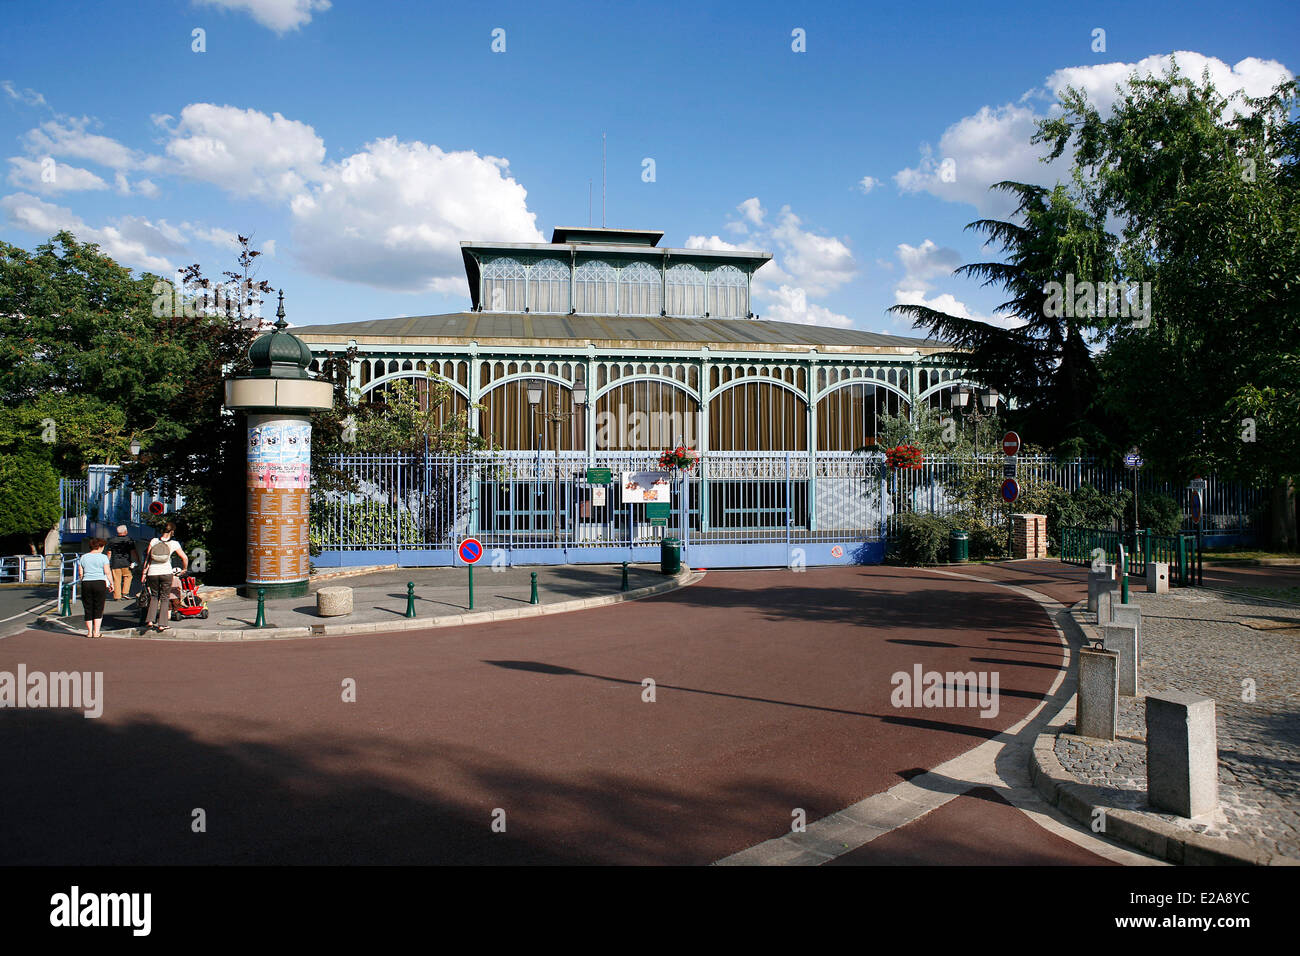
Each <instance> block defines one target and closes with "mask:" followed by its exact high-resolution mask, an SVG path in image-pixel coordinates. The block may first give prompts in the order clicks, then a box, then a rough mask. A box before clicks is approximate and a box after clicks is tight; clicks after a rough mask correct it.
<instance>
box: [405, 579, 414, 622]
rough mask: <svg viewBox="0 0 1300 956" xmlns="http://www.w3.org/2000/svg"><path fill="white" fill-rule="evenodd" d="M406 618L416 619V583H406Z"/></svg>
mask: <svg viewBox="0 0 1300 956" xmlns="http://www.w3.org/2000/svg"><path fill="white" fill-rule="evenodd" d="M406 616H407V617H415V582H414V581H407V582H406Z"/></svg>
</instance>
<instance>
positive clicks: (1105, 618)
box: [1097, 581, 1120, 627]
mask: <svg viewBox="0 0 1300 956" xmlns="http://www.w3.org/2000/svg"><path fill="white" fill-rule="evenodd" d="M1109 585H1110V586H1109V587H1106V588H1103V589H1101V590H1100V591H1098V592H1097V626H1098V627H1101V626H1102V625H1103V624H1109V623H1111V621H1113V620H1114V617H1113V616H1112V615H1113V614H1114V613H1115V608H1117V607H1120V603H1119V588H1118V587H1116V586H1115V582H1114V581H1111V582H1109Z"/></svg>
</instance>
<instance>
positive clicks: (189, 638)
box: [38, 569, 705, 643]
mask: <svg viewBox="0 0 1300 956" xmlns="http://www.w3.org/2000/svg"><path fill="white" fill-rule="evenodd" d="M704 574H705V572H703V571H692V570H689V569H683V570H682V571H681V573H679V574H677V575H676V576H674V577H672V578H668V579H667V580H664V581H660V582H659V583H657V584H652V585H650V586H649V587H643V588H637V589H635V590H632V591H626V592H624V591H618V592H616V593H614V594H603V595H601V596H600V597H589V598H577V599H575V600H572V601H561V602H559V603H558V604H529V605H525V606H523V607H517V608H501V609H499V610H495V611H470V612H467V613H465V614H444V615H441V616H439V617H415V618H405V617H399V618H395V619H394V620H392V621H372V622H368V623H365V624H309V625H301V626H297V627H268V628H251V627H250V628H240V629H238V630H236V629H233V628H232V629H229V630H224V629H223V630H215V629H212V628H202V629H201V628H194V629H188V630H184V631H181V630H177V629H175V628H173V629H172V630H170V631H167V632H166V633H165V634H164V635H158V634H153V633H147V634H139V633H137V629H136V628H133V627H132V628H121V629H118V630H115V631H104V632H103V634H102V636H103V637H112V638H117V639H119V640H130V641H180V642H182V643H231V642H235V641H284V640H304V639H311V638H316V637H338V636H341V635H345V634H380V633H388V632H391V631H418V630H425V629H428V628H433V627H460V626H462V625H466V624H484V623H487V622H489V621H512V620H515V619H518V618H525V617H541V616H543V615H546V614H564V613H566V612H568V611H582V610H586V609H588V608H593V607H607V606H609V605H612V604H622V603H623V602H625V601H638V600H640V599H642V598H648V597H653V596H654V595H657V594H667V593H668V592H669V591H676V590H677V589H679V588H684V587H689V586H690V585H692V584H695V583H696V582H697V581H700V580H701V579H703V577H704ZM38 622H39V623H42V624H45V625H47V626H49V625H56V626H57V627H59V628H60V629H64V630H67V631H68V632H69V633H77V634H82V633H84V632H83V631H80V630H76V629H74V628H71V627H70V626H69V625H68V624H66V623H65V622H64V621H62V620H59V619H58V618H54V619H50V618H45V617H42V618H39V619H38Z"/></svg>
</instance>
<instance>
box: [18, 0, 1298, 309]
mask: <svg viewBox="0 0 1300 956" xmlns="http://www.w3.org/2000/svg"><path fill="white" fill-rule="evenodd" d="M6 21H7V22H6V28H5V31H4V34H3V37H0V83H3V92H0V146H2V147H3V149H4V150H5V152H3V153H0V162H3V166H0V168H2V169H3V173H2V174H0V175H3V180H2V181H0V238H2V239H4V240H5V241H8V242H11V243H14V244H17V245H20V246H23V247H26V248H30V247H32V246H34V245H36V244H38V243H39V242H42V241H44V240H46V239H47V238H48V237H49V236H50V235H51V234H52V233H53V232H54V231H56V230H57V229H58V228H60V227H65V226H66V227H69V228H71V229H72V231H74V232H76V233H77V234H78V235H79V236H80V237H81V238H83V239H86V240H93V241H97V242H99V243H100V244H101V246H102V247H103V248H104V249H105V250H106V251H108V252H109V253H110V254H112V255H114V256H115V257H116V258H118V259H119V260H120V261H122V262H123V263H124V264H126V265H129V266H131V267H133V268H137V269H144V268H149V269H151V270H152V271H165V270H167V269H169V268H174V267H176V266H180V265H184V264H187V263H190V262H200V263H202V264H203V265H204V267H205V269H206V271H207V272H208V273H209V274H216V273H218V272H220V271H221V270H222V269H224V268H228V267H231V266H232V265H233V257H234V254H233V250H232V249H231V247H230V244H229V237H230V236H231V235H233V234H234V233H236V232H242V233H245V234H248V233H250V232H251V233H253V234H254V235H255V245H258V246H260V247H262V248H263V249H264V250H266V251H267V252H268V253H273V254H268V255H267V256H266V257H265V258H264V259H263V260H261V261H262V263H263V267H262V272H261V276H260V277H261V278H265V279H267V280H268V281H269V282H270V283H271V284H272V285H273V286H275V287H276V288H281V287H283V288H284V289H285V290H286V299H287V302H288V307H289V310H290V319H291V321H293V322H294V323H295V324H298V325H302V324H308V323H315V322H339V321H352V320H359V319H369V318H384V317H389V316H397V315H416V314H426V313H438V312H448V311H454V310H458V309H460V308H463V307H464V306H465V305H466V304H467V302H468V296H467V291H466V289H465V283H464V274H463V269H462V267H461V265H460V256H459V252H458V250H457V246H456V243H457V242H458V241H459V240H461V239H475V240H509V239H532V240H536V239H537V238H539V237H544V238H546V239H549V237H550V232H551V229H552V228H553V227H555V226H557V225H582V224H584V223H586V222H587V215H588V205H587V201H588V181H589V180H591V181H593V184H594V189H593V193H594V218H595V222H596V223H597V224H599V222H600V215H601V210H600V175H601V172H600V158H601V157H600V150H601V133H602V132H604V133H606V134H607V136H608V206H607V208H608V212H607V222H608V224H609V225H611V226H623V227H632V228H657V229H663V230H664V231H665V232H666V236H665V238H664V243H663V244H665V245H671V246H687V245H694V246H715V247H730V246H736V247H745V248H761V249H765V250H767V251H770V252H773V253H774V254H775V257H776V258H775V261H774V263H772V264H769V265H768V266H766V267H765V268H764V270H763V271H762V272H761V273H760V274H759V277H758V283H757V286H756V296H755V309H756V311H757V312H759V313H760V314H761V315H762V317H763V318H769V319H781V320H785V321H799V322H813V323H821V324H826V325H833V326H852V327H856V328H861V329H868V330H875V331H888V332H895V333H901V334H909V333H910V327H909V325H908V323H907V322H906V321H905V320H902V319H898V318H895V317H892V316H890V315H888V314H887V313H886V311H885V310H886V309H887V308H888V307H889V306H891V305H893V304H895V303H896V302H899V301H925V302H928V303H931V304H934V305H937V306H938V307H940V308H945V309H948V310H950V311H956V312H959V313H963V314H969V315H974V316H978V317H987V318H991V319H992V320H993V321H997V319H996V317H995V316H994V309H995V307H996V306H997V304H998V303H999V302H1000V301H1001V300H1000V298H999V296H998V294H997V290H986V289H981V288H980V287H979V286H978V285H977V284H976V283H975V282H973V281H971V280H967V279H960V278H956V277H953V276H952V275H951V270H952V268H953V267H955V266H956V265H959V264H961V263H963V262H970V261H979V260H980V259H981V258H984V257H986V256H988V255H990V254H992V250H982V249H981V245H980V240H979V238H978V237H977V236H976V235H975V234H973V233H969V232H964V231H963V227H964V226H965V225H966V223H968V222H970V221H971V220H973V219H976V218H979V217H981V216H985V215H992V216H999V215H1003V214H1006V213H1007V212H1008V210H1007V208H1006V207H1005V205H1000V204H999V203H1000V200H997V199H995V198H994V197H991V196H990V195H989V194H988V193H987V189H986V187H987V184H988V183H989V182H992V181H995V180H997V179H1003V178H1012V179H1018V178H1019V179H1033V180H1035V181H1039V182H1050V181H1053V180H1054V179H1055V178H1056V177H1057V176H1059V175H1062V174H1063V172H1064V168H1063V167H1061V166H1056V167H1051V168H1049V167H1045V166H1043V165H1042V164H1041V163H1039V162H1038V161H1037V158H1036V155H1035V151H1034V148H1032V147H1031V146H1030V144H1029V142H1028V134H1029V132H1031V131H1032V128H1033V122H1034V120H1035V118H1037V117H1041V116H1044V115H1047V113H1048V111H1049V110H1050V109H1051V108H1052V104H1053V102H1054V101H1055V91H1056V90H1057V89H1059V88H1061V87H1062V86H1063V85H1065V84H1067V83H1069V84H1074V85H1082V86H1084V87H1085V88H1087V89H1088V90H1089V91H1090V94H1092V95H1093V96H1094V98H1095V99H1096V100H1097V102H1098V103H1099V105H1101V106H1103V108H1104V106H1105V105H1106V103H1108V102H1109V101H1110V98H1111V97H1112V95H1113V89H1114V86H1115V83H1116V82H1118V81H1120V80H1122V79H1123V78H1124V77H1125V76H1127V75H1128V74H1129V72H1130V71H1131V70H1132V69H1133V68H1134V66H1135V65H1138V66H1139V67H1140V68H1141V69H1143V70H1152V69H1160V68H1161V67H1162V66H1163V64H1164V63H1165V62H1167V60H1165V59H1162V58H1164V57H1167V56H1168V55H1169V54H1170V53H1173V52H1175V51H1179V52H1180V53H1181V54H1182V55H1180V62H1181V63H1182V65H1183V66H1184V67H1185V68H1189V71H1190V72H1194V73H1197V74H1199V73H1200V71H1201V69H1202V67H1208V68H1209V69H1210V70H1211V72H1212V74H1213V75H1214V77H1215V78H1216V82H1218V83H1219V85H1220V86H1221V87H1230V88H1242V89H1245V90H1246V91H1248V92H1251V93H1257V92H1263V91H1264V90H1265V89H1267V88H1269V87H1271V86H1272V85H1273V84H1274V83H1275V82H1276V81H1277V80H1278V79H1280V78H1281V77H1283V76H1285V75H1287V74H1288V73H1290V72H1294V70H1295V69H1296V64H1297V62H1300V54H1298V51H1297V49H1296V47H1297V41H1298V39H1300V6H1298V5H1297V4H1296V3H1294V0H1290V2H1278V3H1257V4H1252V5H1249V6H1248V7H1233V8H1230V9H1229V8H1225V7H1224V5H1223V4H1222V3H1196V2H1186V0H1181V2H1176V3H1142V4H1132V3H1123V4H1120V3H1103V4H1091V5H1087V6H1086V7H1085V6H1083V5H1068V6H1067V5H1060V4H1032V3H1006V4H967V3H961V4H958V3H951V4H949V3H942V2H939V3H935V2H930V3H926V4H889V5H875V4H864V3H819V4H791V3H763V2H748V3H701V4H695V3H679V2H665V3H659V4H631V3H613V2H602V3H595V2H592V3H567V2H548V3H545V4H539V3H535V2H532V3H517V4H514V3H496V4H442V3H437V4H435V3H425V2H402V3H396V2H360V0H333V2H332V3H323V2H320V0H204V2H198V0H195V2H191V0H172V2H133V3H117V4H105V3H92V2H86V3H60V2H47V3H41V4H30V3H29V4H23V5H21V6H11V7H9V8H8V9H7V11H6ZM497 28H500V29H503V30H504V31H505V36H504V41H505V51H504V52H493V50H492V43H493V30H495V29H497ZM1098 28H1100V29H1102V30H1104V31H1105V38H1104V39H1105V50H1104V52H1103V51H1094V50H1093V46H1094V45H1095V44H1096V42H1097V40H1096V38H1095V37H1094V30H1095V29H1098ZM195 29H202V30H203V31H205V33H204V37H203V39H204V45H205V47H206V49H205V50H204V51H203V52H195V51H194V50H193V46H194V45H195V40H194V38H193V31H194V30H195ZM795 29H801V30H803V31H804V32H805V36H806V50H805V51H804V52H795V51H794V50H793V49H792V45H793V44H794V42H795V41H794V39H793V38H792V31H794V30H795ZM646 159H652V160H653V161H654V173H655V178H654V181H653V182H646V181H644V180H643V169H644V168H645V166H644V161H645V160H646ZM945 160H951V163H950V164H949V165H948V167H947V169H948V171H949V172H948V174H945V167H944V161H945ZM51 164H52V166H51ZM51 168H52V169H53V181H49V180H50V175H49V172H48V171H49V170H50V169H51ZM867 177H870V179H867ZM864 179H867V186H868V187H869V188H864V187H863V181H864Z"/></svg>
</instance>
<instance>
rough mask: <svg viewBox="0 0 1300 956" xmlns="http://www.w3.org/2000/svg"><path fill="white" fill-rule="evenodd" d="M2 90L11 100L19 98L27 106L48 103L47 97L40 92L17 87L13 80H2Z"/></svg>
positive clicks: (45, 104) (0, 84)
mask: <svg viewBox="0 0 1300 956" xmlns="http://www.w3.org/2000/svg"><path fill="white" fill-rule="evenodd" d="M0 90H4V91H5V95H7V96H8V97H9V98H10V99H11V100H17V101H18V102H19V103H24V104H26V105H27V106H47V105H48V104H47V103H46V102H45V97H43V96H42V95H41V94H40V93H37V92H36V91H35V90H30V89H22V90H20V89H17V88H16V87H15V86H14V84H13V82H12V81H11V80H3V81H0Z"/></svg>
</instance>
